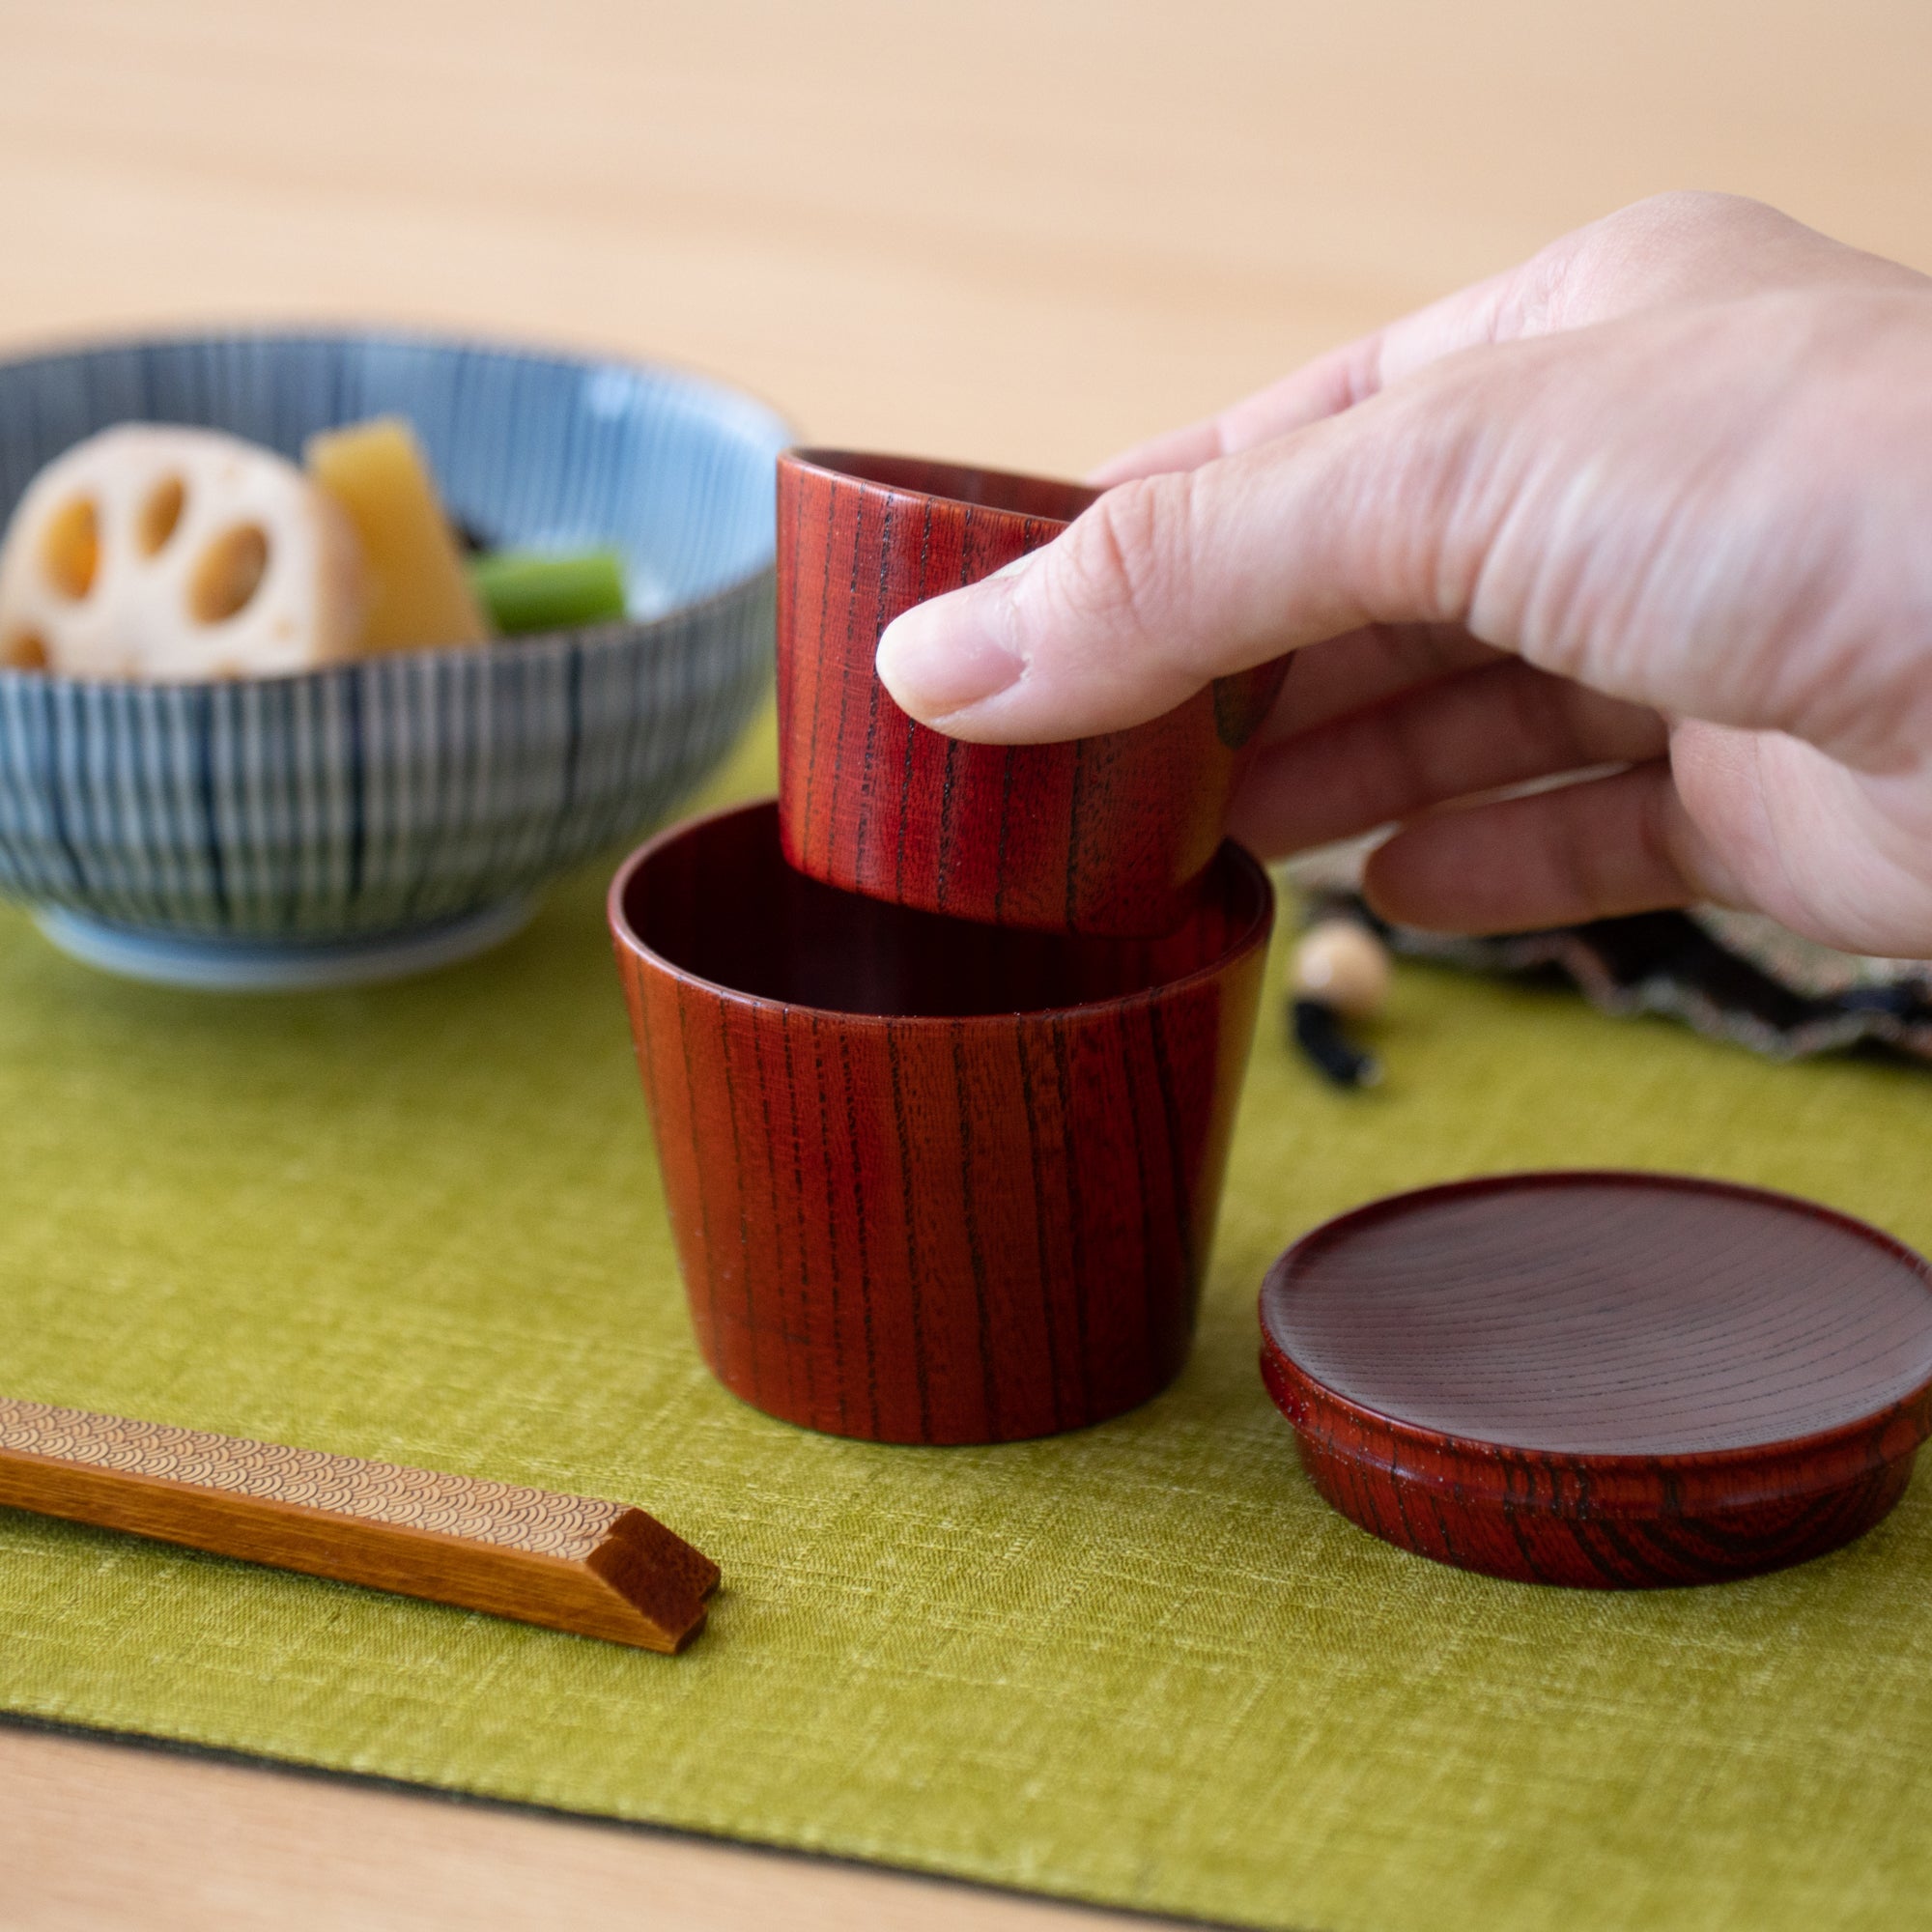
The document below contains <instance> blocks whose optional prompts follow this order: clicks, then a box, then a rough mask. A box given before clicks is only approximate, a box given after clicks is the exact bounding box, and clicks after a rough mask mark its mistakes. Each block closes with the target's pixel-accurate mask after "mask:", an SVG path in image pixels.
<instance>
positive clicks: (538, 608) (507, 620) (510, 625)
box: [465, 550, 625, 638]
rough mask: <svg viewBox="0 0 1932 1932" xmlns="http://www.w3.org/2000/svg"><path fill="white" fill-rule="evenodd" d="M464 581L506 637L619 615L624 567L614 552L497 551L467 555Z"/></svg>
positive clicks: (562, 628) (604, 620) (568, 627)
mask: <svg viewBox="0 0 1932 1932" xmlns="http://www.w3.org/2000/svg"><path fill="white" fill-rule="evenodd" d="M465 568H466V569H467V571H468V572H469V585H470V588H471V589H472V590H474V591H475V593H476V595H477V597H478V598H479V599H480V600H481V601H482V605H483V608H484V609H485V610H486V611H489V613H490V621H491V622H492V623H493V624H495V625H496V627H497V630H498V631H500V632H501V633H502V634H503V636H505V637H506V638H514V637H519V636H522V635H525V634H527V633H528V632H531V631H568V630H572V629H574V628H575V627H576V626H578V625H580V624H604V623H608V622H610V620H611V618H613V617H621V616H622V615H623V614H624V611H625V604H624V565H623V560H622V559H621V558H620V557H619V556H618V554H617V553H616V552H615V551H613V550H586V551H573V552H570V553H568V554H560V555H555V554H548V553H545V552H542V551H528V550H499V551H493V552H490V553H489V554H486V555H483V556H473V557H470V558H469V560H468V562H467V563H466V565H465Z"/></svg>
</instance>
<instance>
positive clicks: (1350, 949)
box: [1289, 919, 1389, 1019]
mask: <svg viewBox="0 0 1932 1932" xmlns="http://www.w3.org/2000/svg"><path fill="white" fill-rule="evenodd" d="M1289 985H1290V987H1291V989H1292V990H1293V993H1294V995H1295V997H1296V998H1297V999H1302V1000H1314V1001H1317V1002H1319V1003H1320V1004H1321V1005H1322V1006H1324V1007H1328V1008H1331V1009H1333V1010H1334V1011H1336V1012H1338V1013H1345V1014H1347V1015H1348V1016H1349V1017H1350V1019H1367V1018H1368V1017H1369V1016H1370V1015H1371V1014H1373V1013H1376V1012H1378V1011H1379V1010H1380V1009H1381V1006H1382V1003H1383V1002H1384V1001H1385V1000H1386V999H1387V998H1388V989H1389V956H1388V949H1387V948H1386V947H1385V946H1384V945H1383V944H1382V943H1381V941H1380V940H1379V939H1378V938H1377V937H1376V935H1375V934H1374V933H1373V932H1371V931H1370V930H1369V928H1368V927H1367V926H1365V925H1363V924H1361V923H1359V922H1358V921H1356V920H1352V919H1324V920H1318V921H1317V922H1316V923H1315V924H1313V925H1311V926H1310V927H1309V928H1308V930H1307V931H1306V932H1305V933H1303V934H1302V936H1301V940H1300V943H1299V944H1298V945H1297V946H1296V947H1295V949H1294V953H1293V958H1292V959H1291V961H1290V962H1289Z"/></svg>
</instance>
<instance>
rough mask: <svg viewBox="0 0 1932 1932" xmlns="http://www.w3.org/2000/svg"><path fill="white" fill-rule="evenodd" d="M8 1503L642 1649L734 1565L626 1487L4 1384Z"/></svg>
mask: <svg viewBox="0 0 1932 1932" xmlns="http://www.w3.org/2000/svg"><path fill="white" fill-rule="evenodd" d="M0 1504H10V1505H12V1506H13V1507H14V1508H15V1509H25V1510H35V1511H38V1512H39V1513H40V1514H41V1515H43V1516H58V1517H66V1518H68V1519H69V1520H72V1521H75V1522H88V1523H95V1524H98V1525H99V1526H101V1527H103V1528H107V1529H123V1530H130V1531H132V1532H133V1534H134V1535H136V1536H152V1537H157V1538H159V1539H160V1540H161V1541H162V1542H164V1543H183V1544H186V1545H187V1546H188V1547H189V1548H194V1549H207V1550H212V1551H213V1552H215V1553H216V1554H218V1555H222V1556H240V1557H243V1558H245V1559H246V1560H247V1561H249V1562H251V1563H267V1564H272V1565H273V1566H274V1567H275V1568H276V1569H279V1570H299V1571H303V1572H305V1573H306V1574H307V1575H309V1576H311V1577H336V1578H339V1579H341V1580H342V1581H344V1582H350V1583H364V1584H367V1585H369V1586H370V1587H371V1588H373V1589H378V1590H394V1591H398V1592H400V1593H401V1594H402V1595H404V1596H409V1597H428V1598H430V1599H432V1600H433V1601H434V1602H437V1603H440V1604H457V1605H462V1606H463V1607H465V1608H467V1609H472V1610H486V1611H488V1612H489V1613H490V1614H491V1615H492V1616H498V1617H513V1618H515V1619H517V1620H518V1621H519V1622H521V1623H528V1624H543V1625H546V1626H547V1627H548V1628H550V1629H552V1630H560V1631H573V1632H576V1633H577V1634H580V1635H582V1636H598V1637H606V1638H608V1639H609V1640H610V1641H611V1642H612V1643H628V1644H635V1645H637V1646H638V1647H639V1648H640V1649H643V1650H658V1651H666V1652H671V1651H677V1650H681V1649H683V1647H684V1646H685V1645H686V1644H687V1643H688V1642H690V1640H691V1639H692V1638H693V1637H694V1636H696V1634H697V1632H698V1631H699V1629H700V1628H702V1626H703V1623H704V1616H705V1602H704V1600H705V1598H706V1597H708V1596H709V1595H710V1594H711V1592H712V1590H714V1589H715V1588H716V1587H717V1584H718V1566H717V1564H715V1563H714V1562H712V1560H711V1559H710V1557H708V1556H706V1555H705V1554H704V1553H703V1552H702V1551H701V1550H698V1549H695V1548H693V1547H692V1546H691V1545H690V1544H688V1543H686V1542H685V1541H684V1539H683V1538H682V1537H680V1536H676V1535H673V1534H672V1533H671V1531H669V1530H668V1529H667V1528H666V1527H665V1526H664V1524H663V1523H661V1522H659V1521H657V1520H656V1519H655V1518H652V1517H648V1516H646V1515H645V1514H644V1513H643V1511H642V1510H639V1509H633V1508H632V1507H631V1506H630V1505H629V1504H627V1503H613V1502H606V1501H604V1500H602V1499H601V1498H599V1497H596V1496H568V1495H558V1494H555V1493H554V1492H551V1491H548V1490H529V1489H523V1488H520V1487H519V1486H517V1485H515V1484H512V1483H487V1482H480V1481H478V1480H476V1479H475V1478H474V1477H470V1476H447V1475H440V1474H438V1473H436V1472H435V1471H432V1470H429V1469H410V1468H405V1467H403V1466H401V1465H400V1464H398V1463H365V1462H363V1461H361V1460H360V1459H359V1458H357V1457H354V1456H327V1455H323V1454H322V1453H321V1452H319V1451H317V1450H314V1449H287V1448H282V1447H279V1446H277V1445H276V1444H274V1443H270V1442H248V1441H244V1440H242V1439H241V1438H240V1437H237V1436H231V1435H205V1434H203V1433H202V1432H201V1431H200V1430H195V1429H176V1428H173V1427H171V1426H169V1425H168V1424H165V1423H157V1422H130V1421H128V1420H126V1419H125V1418H123V1417H121V1416H116V1415H95V1414H91V1413H90V1412H89V1411H87V1410H86V1409H80V1408H55V1407H52V1406H49V1405H47V1404H45V1403H38V1402H17V1401H12V1400H9V1399H8V1398H5V1397H0Z"/></svg>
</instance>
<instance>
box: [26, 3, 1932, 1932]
mask: <svg viewBox="0 0 1932 1932" xmlns="http://www.w3.org/2000/svg"><path fill="white" fill-rule="evenodd" d="M1928 57H1932V9H1928V8H1926V7H1925V6H1924V5H1923V4H1922V0H1836V4H1834V5H1833V6H1831V7H1822V6H1818V5H1816V4H1813V0H1601V4H1591V0H1572V4H1562V5H1551V4H1549V0H1460V4H1457V5H1453V6H1448V5H1442V4H1439V0H1351V3H1350V5H1347V6H1337V5H1333V4H1329V0H1246V4H1234V0H1222V3H1220V4H1217V0H1192V4H1189V5H1186V6H1177V5H1175V4H1173V0H1044V4H1042V0H1032V4H1024V0H960V4H958V5H955V6H952V7H948V8H940V7H937V6H932V5H916V4H914V0H820V4H818V5H816V6H812V7H785V6H781V5H778V4H756V0H707V4H704V5H697V4H692V0H686V4H683V5H678V6H672V5H669V4H666V0H657V4H641V0H543V4H541V5H536V4H523V5H517V6H508V5H502V6H492V5H490V4H488V0H485V3H484V4H482V5H479V4H477V0H463V4H458V0H332V4H330V5H328V6H326V7H301V8H298V7H294V6H289V5H271V6H263V5H260V4H259V0H256V4H252V5H251V4H243V0H169V4H167V5H165V6H162V5H159V4H156V0H145V4H144V0H123V4H112V0H0V76H4V100H5V105H4V107H3V108H0V344H4V345H6V346H13V345H23V344H28V343H35V342H43V341H46V340H48V339H50V338H61V337H72V336H76V335H81V334H86V333H90V332H93V331H97V330H116V331H124V330H128V329H130V328H137V327H146V326H149V325H182V324H186V323H196V322H207V321H223V320H232V319H265V318H306V319H332V318H344V319H364V320H371V321H385V322H389V321H393V322H405V323H421V324H450V325H456V326H458V327H465V328H469V329H473V330H485V331H495V332H499V333H507V334H510V335H521V336H528V337H533V338H539V339H543V340H556V341H562V342H567V343H573V344H578V345H582V346H586V347H591V348H604V349H611V350H616V351H622V352H634V353H639V354H644V355H660V356H668V357H671V358H674V359H677V360H681V361H684V362H687V363H690V364H693V365H696V366H697V367H700V368H704V369H709V370H713V371H715V372H717V373H719V374H721V375H724V376H725V377H728V378H731V379H733V380H735V381H737V382H740V383H742V384H747V385H748V386H750V387H751V388H753V389H755V390H757V391H759V392H761V393H762V394H764V395H765V396H767V397H769V398H770V399H772V400H773V401H774V402H776V403H778V404H779V405H780V406H781V407H782V408H783V409H784V410H785V411H786V412H788V414H789V415H790V416H791V417H792V418H793V419H794V420H795V421H796V422H797V423H798V424H799V425H800V426H801V427H802V428H803V429H805V430H807V431H809V432H810V434H811V435H812V436H814V437H817V438H820V439H822V440H838V441H843V442H850V443H859V444H869V445H873V446H878V447H885V448H901V449H908V450H918V451H923V452H928V453H931V454H944V455H956V456H964V457H972V458H975V459H979V460H982V461H989V462H995V463H1006V464H1012V465H1019V466H1025V467H1030V468H1035V469H1049V470H1062V471H1078V470H1079V469H1082V468H1084V467H1085V466H1086V465H1088V464H1089V463H1091V462H1093V461H1094V460H1095V459H1097V458H1098V457H1100V456H1102V455H1103V454H1105V453H1106V452H1107V451H1108V450H1109V449H1111V448H1113V447H1114V446H1116V445H1118V444H1120V443H1122V442H1123V441H1126V440H1130V439H1133V438H1136V437H1138V436H1140V435H1142V434H1144V433H1146V432H1148V431H1150V430H1152V429H1155V428H1158V427H1160V426H1162V425H1164V424H1167V423H1170V422H1172V421H1175V420H1177V419H1179V418H1182V417H1185V416H1188V415H1191V414H1194V413H1197V412H1201V411H1204V410H1206V409H1208V408H1211V407H1212V406H1213V405H1215V404H1217V403H1219V402H1222V401H1225V400H1227V399H1229V398H1231V397H1233V396H1234V395H1236V394H1237V393H1239V392H1241V391H1242V390H1243V389H1245V388H1248V387H1251V386H1254V385H1255V384H1260V383H1262V382H1263V381H1264V380H1266V379H1267V378H1269V377H1271V376H1274V375H1276V374H1279V373H1280V372H1281V371H1283V370H1284V369H1286V368H1288V367H1289V366H1291V365H1292V364H1293V362H1294V361H1295V360H1297V359H1298V358H1300V357H1302V356H1304V355H1309V354H1312V353H1313V352H1315V351H1317V350H1319V349H1321V348H1322V347H1324V346H1326V345H1327V344H1329V343H1331V342H1334V341H1336V340H1338V339H1339V338H1342V337H1344V336H1346V335H1349V334H1350V333H1352V332H1354V331H1357V330H1359V329H1361V328H1364V327H1370V326H1372V325H1373V324H1375V323H1376V322H1378V321H1379V320H1381V319H1383V318H1384V317H1386V316H1388V315H1390V314H1392V313H1394V312H1396V311H1399V310H1401V309H1404V308H1406V307H1408V306H1411V305H1413V304H1415V303H1417V302H1419V301H1422V300H1425V299H1427V298H1429V297H1431V296H1432V295H1435V294H1437V293H1439V292H1441V291H1443V290H1446V289H1448V288H1451V287H1453V286H1455V285H1457V284H1459V283H1461V282H1463V281H1465V280H1468V279H1470V278H1471V277H1474V276H1476V275H1479V274H1482V273H1484V272H1487V271H1488V270H1492V269H1494V268H1497V267H1500V266H1502V265H1504V264H1506V263H1508V262H1510V261H1512V260H1515V259H1517V258H1518V257H1520V256H1521V255H1523V254H1525V253H1527V252H1529V251H1530V250H1532V249H1533V248H1534V247H1536V246H1537V244H1538V243H1539V242H1541V241H1544V240H1546V239H1548V237H1549V236H1552V235H1554V234H1556V233H1559V232H1560V231H1562V230H1563V229H1565V228H1568V227H1572V226H1574V225H1576V224H1577V223H1578V222H1580V221H1584V220H1587V219H1588V218H1590V217H1591V216H1592V215H1594V214H1597V213H1603V212H1605V211H1606V210H1608V209H1611V208H1614V207H1616V206H1618V205H1619V204H1621V203H1623V202H1627V201H1631V200H1634V199H1635V198H1637V197H1638V196H1640V195H1643V194H1646V193H1649V192H1652V191H1653V190H1656V189H1659V188H1663V187H1670V186H1686V185H1696V186H1710V187H1725V188H1733V189H1738V190H1742V191H1745V192H1748V193H1753V194H1758V195H1761V196H1763V197H1764V198H1765V199H1767V200H1770V201H1775V202H1776V203H1778V204H1779V205H1780V206H1782V207H1785V208H1787V209H1789V210H1790V211H1792V212H1793V213H1796V214H1799V215H1800V216H1802V217H1804V219H1807V220H1809V221H1812V222H1814V223H1816V224H1817V225H1819V226H1820V227H1824V228H1828V229H1830V230H1832V231H1833V232H1834V233H1837V234H1839V235H1842V236H1844V237H1846V238H1847V239H1850V240H1853V241H1859V242H1861V243H1862V244H1864V245H1866V246H1868V247H1873V248H1877V249H1880V250H1882V251H1885V252H1887V253H1889V254H1893V255H1897V256H1900V257H1902V258H1904V259H1906V260H1908V261H1912V262H1915V263H1917V264H1918V265H1919V266H1922V267H1932V194H1928V193H1927V192H1926V188H1925V184H1926V182H1927V181H1928V180H1932V115H1928V114H1927V111H1926V106H1925V99H1924V90H1925V76H1926V75H1927V73H1928V72H1932V58H1928ZM0 1873H4V1877H3V1878H0V1925H4V1926H6V1927H7V1928H9V1932H12V1928H14V1927H34V1928H40V1927H56V1926H57V1927H62V1928H69V1927H73V1928H78V1927H96V1926H101V1927H106V1926H115V1927H118V1926H140V1927H143V1928H168V1927H175V1926H181V1927H189V1926H194V1927H201V1926H206V1925H209V1924H213V1923H217V1922H218V1923H220V1924H222V1925H224V1926H229V1927H244V1928H246V1927H255V1926H261V1927H269V1926H276V1927H280V1926H286V1925H291V1924H298V1925H301V1926H303V1927H305V1928H306V1927H332V1926H338V1925H339V1926H345V1927H346V1926H355V1927H358V1928H359V1927H387V1926H396V1927H411V1928H414V1927H429V1926H443V1925H451V1926H454V1925H457V1924H459V1923H460V1924H462V1925H464V1926H465V1927H467V1928H473V1929H474V1932H497V1928H509V1927H523V1926H526V1925H527V1926H532V1927H534V1926H539V1925H542V1926H553V1925H568V1926H571V1927H573V1928H579V1932H601V1928H604V1927H614V1926H618V1925H627V1924H634V1923H649V1924H651V1925H663V1926H678V1927H685V1926H689V1927H696V1928H714V1927H717V1928H727V1927H739V1926H745V1927H753V1926H758V1927H762V1926H765V1925H768V1924H771V1923H773V1922H775V1919H774V1915H776V1914H780V1913H781V1914H782V1915H783V1917H782V1921H781V1922H782V1923H783V1924H784V1925H785V1926H786V1927H787V1928H788V1932H789V1928H810V1927H813V1926H818V1925H825V1926H828V1927H830V1926H834V1925H841V1926H842V1925H851V1924H855V1923H864V1924H867V1925H878V1926H894V1925H898V1924H901V1923H903V1924H906V1925H913V1924H915V1923H916V1924H918V1925H919V1926H921V1927H922V1928H924V1932H952V1928H954V1927H956V1928H959V1932H980V1929H981V1928H982V1929H983V1932H996V1928H1008V1927H1011V1928H1015V1932H1017V1929H1018V1928H1021V1927H1026V1926H1031V1925H1036V1924H1038V1925H1042V1926H1044V1925H1047V1924H1049V1923H1050V1924H1054V1925H1060V1926H1065V1927H1066V1928H1068V1932H1073V1928H1076V1927H1077V1926H1078V1925H1079V1924H1081V1923H1082V1922H1083V1920H1084V1921H1085V1922H1093V1923H1106V1922H1109V1919H1108V1918H1107V1916H1105V1915H1080V1914H1075V1913H1073V1912H1071V1911H1068V1910H1066V1909H1065V1908H1057V1907H1051V1906H1045V1905H1040V1904H1036V1903H1034V1902H1032V1901H1028V1900H1022V1899H1016V1898H1010V1897H1006V1896H1002V1895H1000V1894H997V1893H992V1892H986V1891H979V1890H975V1889H970V1888H965V1887H955V1886H948V1885H942V1884H937V1883H933V1882H929V1881H922V1880H916V1879H909V1878H903V1877H899V1876H895V1875H884V1874H876V1873H871V1872H867V1871H863V1870H860V1869H857V1868H855V1867H850V1866H841V1865H836V1864H831V1863H828V1862H822V1861H809V1860H803V1859H793V1858H785V1857H779V1856H774V1855H770V1854H764V1853H758V1852H753V1851H748V1850H742V1849H734V1848H727V1847H724V1846H719V1845H712V1844H707V1843H705V1842H703V1841H699V1840H693V1839H680V1838H676V1837H673V1836H669V1835H668V1834H661V1833H645V1832H629V1831H622V1830H616V1829H611V1828H603V1827H597V1826H592V1825H577V1824H570V1823H565V1822H557V1821H551V1820H547V1819H543V1818H539V1817H536V1816H534V1815H531V1814H525V1813H518V1812H513V1811H507V1810H502V1809H497V1808H493V1807H487V1806H480V1805H469V1804H450V1803H447V1802H443V1801H439V1800H435V1799H428V1798H417V1797H413V1796H409V1795H404V1794H400V1793H393V1792H390V1791H386V1790H378V1789H375V1788H372V1787H366V1786H356V1785H353V1784H350V1783H346V1782H343V1781H340V1780H328V1779H324V1778H319V1777H310V1776H296V1775H292V1774H289V1773H282V1772H272V1771H266V1770H255V1769H252V1768H244V1767H240V1766H235V1765H228V1764H221V1763H216V1762H213V1761H211V1760H207V1759H199V1758H192V1757H186V1756H182V1755H179V1754H171V1753H164V1752H159V1751H153V1750H141V1749H133V1748H128V1747H123V1746H116V1745H106V1744H101V1743H97V1742H82V1741H77V1740H70V1739H66V1738H59V1737H52V1736H48V1735H45V1734H43V1733H37V1732H33V1731H26V1730H5V1729H0ZM1111 1922H1116V1923H1121V1924H1126V1923H1128V1922H1130V1921H1127V1920H1124V1919H1118V1920H1113V1921H1111ZM1142 1922H1144V1921H1142Z"/></svg>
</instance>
